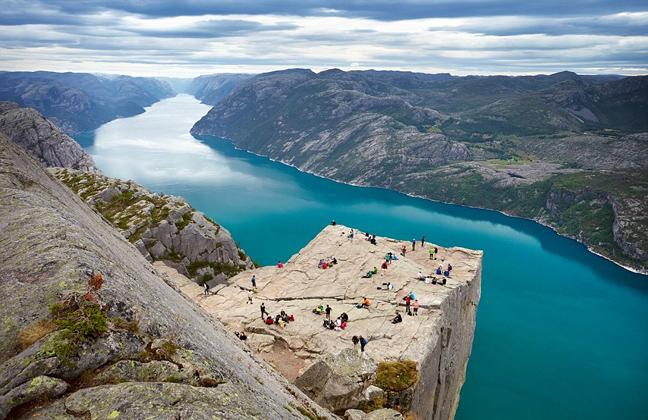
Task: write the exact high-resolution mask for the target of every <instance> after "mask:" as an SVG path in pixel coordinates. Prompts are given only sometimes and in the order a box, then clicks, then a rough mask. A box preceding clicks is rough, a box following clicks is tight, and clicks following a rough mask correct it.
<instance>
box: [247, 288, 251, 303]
mask: <svg viewBox="0 0 648 420" xmlns="http://www.w3.org/2000/svg"><path fill="white" fill-rule="evenodd" d="M247 303H249V304H250V305H252V292H250V291H249V290H248V300H247V302H246V304H247Z"/></svg>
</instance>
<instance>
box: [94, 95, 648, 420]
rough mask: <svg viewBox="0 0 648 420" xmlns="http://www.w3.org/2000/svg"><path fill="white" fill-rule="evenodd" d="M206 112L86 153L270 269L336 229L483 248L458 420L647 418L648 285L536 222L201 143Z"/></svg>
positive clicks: (160, 113) (153, 111)
mask: <svg viewBox="0 0 648 420" xmlns="http://www.w3.org/2000/svg"><path fill="white" fill-rule="evenodd" d="M208 110H209V107H208V106H207V105H203V104H200V103H199V102H198V101H197V100H196V99H194V98H193V97H190V96H188V95H179V96H177V97H175V98H171V99H166V100H163V101H161V102H159V103H157V104H155V105H153V106H152V107H150V108H148V109H147V112H146V113H144V114H141V115H138V116H135V117H132V118H125V119H120V120H115V121H112V122H110V123H108V124H105V125H104V126H102V127H100V128H99V129H97V130H96V132H95V134H94V137H93V136H87V135H86V136H85V138H84V139H83V141H82V144H83V145H84V147H85V148H86V150H87V151H88V152H89V153H90V154H91V155H92V157H93V158H94V159H95V161H96V163H97V165H98V166H99V167H100V168H101V170H102V171H103V172H104V174H106V175H108V176H111V177H119V178H122V179H133V180H135V181H136V182H138V183H140V184H142V185H143V186H145V187H147V188H149V189H151V190H153V191H156V192H159V193H164V194H171V195H180V196H183V197H184V198H185V199H186V200H187V201H188V202H189V203H190V204H191V205H192V206H193V207H195V208H196V209H198V210H200V211H202V212H204V213H206V214H207V215H208V216H209V217H211V218H212V219H214V220H217V221H218V222H219V223H221V224H222V225H223V226H225V227H226V228H227V229H228V230H230V231H231V233H232V234H233V236H234V237H235V238H236V239H237V240H239V241H241V247H242V248H243V249H245V251H246V253H247V254H248V255H250V256H251V257H252V258H253V259H254V260H255V261H256V262H258V263H260V264H262V265H269V264H274V263H276V262H277V260H286V259H287V258H288V257H290V256H291V255H292V254H294V253H295V252H297V251H298V250H299V249H301V248H302V247H303V246H304V245H305V244H306V243H307V242H308V241H309V240H310V239H311V238H313V237H314V236H315V235H316V234H317V233H318V232H319V231H320V230H321V229H322V228H323V227H324V226H325V225H326V224H328V223H329V222H330V221H331V219H335V220H336V221H339V222H340V223H342V224H344V225H347V226H353V227H357V228H359V229H361V230H362V231H368V232H371V233H375V234H377V235H381V236H388V237H393V238H399V239H402V240H404V241H406V240H408V239H409V240H411V239H412V238H416V239H417V240H419V239H420V238H421V236H423V235H425V237H426V240H427V241H430V242H433V243H438V244H440V245H442V246H444V247H450V246H461V247H466V248H471V249H480V250H484V260H483V273H482V298H481V302H480V305H479V309H478V315H477V330H476V334H475V341H474V345H473V351H472V355H471V357H470V362H469V364H468V371H467V378H466V383H465V384H464V386H463V389H462V393H461V401H460V404H459V409H458V411H457V417H456V418H458V419H460V420H474V419H484V420H485V419H538V420H539V419H565V420H566V419H576V418H583V419H601V420H602V419H612V418H619V419H637V420H640V419H645V418H648V401H647V399H646V398H645V396H644V395H643V390H645V389H648V359H646V357H645V352H646V350H648V334H647V328H648V327H646V324H645V320H646V319H648V278H646V276H641V275H638V274H633V273H631V272H629V271H627V270H625V269H623V268H621V267H619V266H617V265H615V264H613V263H611V262H609V261H607V260H605V259H603V258H600V257H598V256H596V255H593V254H591V253H589V252H588V251H587V250H586V249H585V248H584V247H583V246H582V245H580V244H578V243H576V242H574V241H572V240H569V239H566V238H563V237H560V236H558V235H557V234H555V233H554V232H553V231H551V230H550V229H548V228H544V227H542V226H539V225H537V224H536V223H533V222H530V221H527V220H521V219H514V218H509V217H506V216H503V215H501V214H499V213H496V212H491V211H484V210H478V209H468V208H463V207H458V206H452V205H445V204H439V203H433V202H429V201H425V200H421V199H417V198H412V197H407V196H404V195H402V194H398V193H394V192H392V191H386V190H379V189H373V188H359V187H354V186H349V185H344V184H340V183H336V182H332V181H329V180H326V179H322V178H318V177H316V176H313V175H309V174H305V173H301V172H299V171H297V170H296V169H294V168H291V167H287V166H285V165H282V164H280V163H276V162H272V161H270V160H268V159H267V158H264V157H259V156H255V155H253V154H250V153H247V152H245V151H241V150H237V149H235V148H234V147H233V146H232V144H231V143H230V142H229V141H227V140H225V139H218V138H202V139H200V140H198V139H195V138H193V137H192V136H191V135H190V134H189V130H190V129H191V127H192V125H193V124H194V123H195V122H196V121H198V120H199V119H200V118H201V117H202V116H203V115H204V114H205V113H206V112H207V111H208ZM88 137H89V138H88Z"/></svg>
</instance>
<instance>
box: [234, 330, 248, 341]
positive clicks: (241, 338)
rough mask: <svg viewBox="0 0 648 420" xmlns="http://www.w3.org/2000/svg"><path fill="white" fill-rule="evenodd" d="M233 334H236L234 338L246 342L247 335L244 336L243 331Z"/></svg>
mask: <svg viewBox="0 0 648 420" xmlns="http://www.w3.org/2000/svg"><path fill="white" fill-rule="evenodd" d="M234 334H236V336H237V337H238V338H239V339H240V340H241V341H245V340H247V335H245V331H241V332H238V331H237V332H235V333H234Z"/></svg>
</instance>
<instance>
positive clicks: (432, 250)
mask: <svg viewBox="0 0 648 420" xmlns="http://www.w3.org/2000/svg"><path fill="white" fill-rule="evenodd" d="M429 252H430V259H431V260H433V259H434V248H430V251H429Z"/></svg>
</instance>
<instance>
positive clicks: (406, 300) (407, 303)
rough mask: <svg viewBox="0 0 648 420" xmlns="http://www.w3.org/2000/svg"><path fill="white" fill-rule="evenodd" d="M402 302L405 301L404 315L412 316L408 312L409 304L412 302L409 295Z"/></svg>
mask: <svg viewBox="0 0 648 420" xmlns="http://www.w3.org/2000/svg"><path fill="white" fill-rule="evenodd" d="M403 300H405V313H406V314H407V315H412V313H411V312H410V302H411V301H412V298H411V297H410V295H407V296H405V297H404V298H403Z"/></svg>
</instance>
